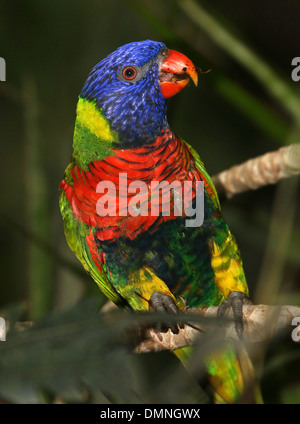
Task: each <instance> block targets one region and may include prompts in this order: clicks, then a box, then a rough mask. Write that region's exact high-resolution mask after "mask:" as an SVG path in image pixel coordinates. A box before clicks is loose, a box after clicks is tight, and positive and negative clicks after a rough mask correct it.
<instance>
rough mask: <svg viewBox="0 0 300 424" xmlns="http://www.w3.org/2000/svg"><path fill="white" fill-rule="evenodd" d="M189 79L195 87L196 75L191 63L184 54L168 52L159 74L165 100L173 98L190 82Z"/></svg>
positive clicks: (196, 82)
mask: <svg viewBox="0 0 300 424" xmlns="http://www.w3.org/2000/svg"><path fill="white" fill-rule="evenodd" d="M190 79H191V80H192V81H193V83H194V84H195V86H197V84H198V74H197V70H196V67H195V65H194V64H193V62H192V61H191V60H190V59H189V58H188V57H186V56H185V55H184V54H182V53H179V52H177V51H175V50H169V54H168V56H167V57H166V59H165V60H164V61H163V62H162V64H161V67H160V72H159V82H160V89H161V92H162V95H163V96H164V97H165V98H166V99H168V98H169V97H172V96H175V94H177V93H179V91H181V90H182V89H183V88H184V87H185V86H186V85H187V84H188V83H189V82H190Z"/></svg>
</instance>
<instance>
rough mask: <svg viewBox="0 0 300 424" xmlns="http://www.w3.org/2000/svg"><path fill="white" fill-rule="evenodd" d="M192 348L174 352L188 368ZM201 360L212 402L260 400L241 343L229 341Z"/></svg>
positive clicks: (254, 375) (249, 401)
mask: <svg viewBox="0 0 300 424" xmlns="http://www.w3.org/2000/svg"><path fill="white" fill-rule="evenodd" d="M193 351H194V349H193V348H191V347H188V348H181V349H178V350H176V351H174V353H175V354H176V356H177V357H178V358H179V359H180V361H181V362H182V363H183V365H184V366H185V367H186V368H187V370H189V361H190V359H191V356H192V354H193ZM194 360H195V359H194ZM204 362H205V367H206V369H207V373H208V381H209V385H210V387H211V389H212V391H213V398H214V402H215V403H218V404H224V403H225V404H228V403H250V404H253V403H263V400H262V396H261V393H260V389H259V386H258V383H257V379H256V374H255V370H254V367H253V364H252V361H251V360H250V358H249V355H248V353H247V351H246V349H245V347H244V346H238V347H234V346H233V344H231V343H228V344H227V345H226V346H224V347H222V348H221V349H220V350H219V351H218V352H214V353H212V354H210V355H209V357H207V358H206V359H205V361H204Z"/></svg>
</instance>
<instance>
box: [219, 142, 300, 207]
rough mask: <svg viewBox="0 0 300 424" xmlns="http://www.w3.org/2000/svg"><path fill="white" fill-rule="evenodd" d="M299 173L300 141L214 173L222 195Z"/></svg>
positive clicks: (221, 196)
mask: <svg viewBox="0 0 300 424" xmlns="http://www.w3.org/2000/svg"><path fill="white" fill-rule="evenodd" d="M298 174H300V143H298V144H291V145H290V146H287V147H282V148H280V149H279V150H276V151H275V152H269V153H266V154H264V155H262V156H258V157H256V158H254V159H250V160H247V161H246V162H244V163H242V164H240V165H235V166H233V167H231V168H229V169H227V170H226V171H223V172H220V173H219V174H217V175H214V176H213V178H212V179H213V182H214V184H215V186H216V189H217V192H218V194H219V196H220V198H221V199H222V198H223V199H224V198H225V199H229V198H231V197H232V196H234V195H235V194H238V193H242V192H244V191H248V190H255V189H257V188H259V187H263V186H265V185H268V184H274V183H277V182H278V181H279V180H281V179H282V178H287V177H291V176H293V175H298Z"/></svg>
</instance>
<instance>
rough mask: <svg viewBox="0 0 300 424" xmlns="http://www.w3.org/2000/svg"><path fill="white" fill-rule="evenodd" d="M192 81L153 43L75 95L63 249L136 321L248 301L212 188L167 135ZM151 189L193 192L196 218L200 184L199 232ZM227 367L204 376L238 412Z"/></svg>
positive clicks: (192, 75) (108, 66) (236, 387)
mask: <svg viewBox="0 0 300 424" xmlns="http://www.w3.org/2000/svg"><path fill="white" fill-rule="evenodd" d="M190 80H192V81H193V82H194V83H195V85H197V81H198V75H197V70H196V68H195V66H194V64H193V63H192V62H191V60H190V59H188V58H187V57H186V56H184V55H183V54H181V53H179V52H176V51H174V50H169V49H168V48H167V47H166V46H165V44H163V43H161V42H156V41H150V40H146V41H141V42H133V43H129V44H126V45H124V46H122V47H120V48H118V49H117V50H116V51H115V52H113V53H111V54H110V55H108V56H107V57H106V58H105V59H103V60H102V61H101V62H99V63H98V64H97V65H96V66H95V67H94V68H93V69H92V71H91V73H90V75H89V77H88V79H87V81H86V83H85V84H84V87H83V89H82V91H81V94H80V96H79V101H78V105H77V118H76V123H75V132H74V141H73V149H74V151H73V156H72V161H71V163H70V165H69V166H68V167H67V169H66V171H65V175H64V179H63V181H62V182H61V184H60V209H61V213H62V217H63V221H64V230H65V235H66V239H67V241H68V244H69V246H70V248H71V249H72V250H73V251H74V252H75V254H76V255H77V257H78V258H79V260H80V261H81V262H82V264H83V266H84V268H85V269H86V270H87V272H88V273H89V274H90V275H91V276H92V278H93V279H94V280H95V282H96V283H97V285H98V286H99V288H100V289H101V290H102V291H103V293H104V294H105V295H106V296H107V297H108V298H109V299H111V300H112V301H113V302H115V303H116V304H117V305H119V306H122V307H125V308H130V309H132V310H134V311H145V310H149V308H150V309H151V310H153V309H154V310H159V311H161V310H165V311H169V312H176V311H177V310H184V309H185V308H186V307H187V306H188V307H201V306H211V305H220V304H222V305H223V306H221V308H222V309H223V310H224V309H226V307H227V306H230V305H231V304H234V305H237V304H239V305H241V303H242V302H243V301H244V300H247V299H248V298H247V296H248V288H247V284H246V280H245V275H244V271H243V266H242V261H241V257H240V252H239V249H238V247H237V244H236V241H235V239H234V237H233V236H232V234H231V232H230V230H229V228H228V226H227V224H226V222H225V221H224V219H223V217H222V215H221V212H220V204H219V200H218V196H217V192H216V190H215V187H214V185H213V183H212V180H211V178H210V176H209V175H208V173H207V171H206V170H205V168H204V165H203V163H202V161H201V159H200V157H199V155H198V154H197V152H196V151H195V150H194V149H193V148H192V147H191V146H189V145H188V144H187V143H186V142H185V141H184V140H182V139H181V138H179V137H178V136H176V135H175V134H174V133H173V131H172V130H171V128H170V126H169V124H168V120H167V116H166V99H167V98H169V97H172V96H173V95H175V94H177V93H178V92H179V91H181V90H182V89H183V88H184V87H185V86H186V85H187V84H188V83H189V81H190ZM153 181H154V182H158V183H160V182H164V184H165V183H169V184H171V183H173V182H175V181H176V182H177V184H178V186H177V188H178V187H179V188H180V187H183V186H184V184H185V183H186V182H190V183H192V185H191V186H190V190H189V191H187V193H185V194H186V196H185V197H186V198H185V199H184V202H183V203H186V204H189V205H190V207H192V206H193V205H194V206H195V203H196V201H197V188H195V187H196V186H197V184H196V183H197V182H202V186H201V187H202V188H203V187H204V190H202V195H203V196H204V210H203V213H204V219H203V220H202V221H203V222H202V225H194V224H193V225H191V224H188V223H187V222H188V219H192V220H193V221H192V222H193V223H194V222H195V220H194V218H193V217H192V215H191V214H190V215H188V214H187V213H186V212H185V211H186V209H184V208H182V210H181V212H182V213H181V214H179V212H177V213H175V197H176V196H175V192H176V188H175V190H173V191H172V195H171V198H170V199H171V200H170V202H169V203H170V205H169V206H170V213H164V211H165V209H164V208H165V206H166V205H165V203H164V200H162V199H163V196H162V195H161V196H155V195H154V194H153V193H151V192H150V190H149V191H147V189H148V188H150V187H151V183H152V182H153ZM137 193H139V201H138V202H137V201H136V197H135V196H136V195H137ZM171 207H172V208H171ZM183 209H184V210H183ZM192 210H194V211H195V210H196V208H194V209H192ZM236 310H237V311H238V310H239V307H237V308H235V309H234V311H236ZM238 320H239V324H238V325H237V329H238V331H239V332H240V331H241V326H242V324H241V316H237V322H238ZM171 330H172V331H173V332H176V331H178V329H177V326H174V325H173V326H171ZM179 356H180V355H179ZM229 357H230V355H225V354H224V355H221V356H220V355H219V356H216V357H215V358H212V359H211V360H210V361H209V365H208V372H209V373H210V378H211V383H212V385H213V386H214V390H215V393H216V399H217V401H219V402H235V401H236V400H237V399H238V398H239V396H240V395H241V392H242V388H243V381H242V378H241V369H240V365H239V364H238V360H237V359H236V358H234V356H232V355H231V357H230V358H229Z"/></svg>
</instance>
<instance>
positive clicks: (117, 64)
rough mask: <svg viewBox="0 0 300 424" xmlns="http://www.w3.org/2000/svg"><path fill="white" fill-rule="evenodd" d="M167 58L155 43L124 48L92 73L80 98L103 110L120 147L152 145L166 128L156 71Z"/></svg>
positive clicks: (160, 44) (165, 50) (164, 50)
mask: <svg viewBox="0 0 300 424" xmlns="http://www.w3.org/2000/svg"><path fill="white" fill-rule="evenodd" d="M167 55H168V50H167V48H166V46H165V45H164V44H163V43H161V42H156V41H150V40H146V41H140V42H133V43H129V44H126V45H124V46H122V47H119V48H118V49H117V50H116V51H114V52H113V53H111V54H110V55H108V56H107V57H106V58H105V59H103V60H102V61H101V62H99V63H98V64H97V65H96V66H95V67H94V68H93V69H92V71H91V73H90V75H89V77H88V79H87V81H86V83H85V85H84V87H83V89H82V92H81V94H80V96H81V97H82V98H87V99H89V100H90V101H95V102H96V104H97V106H98V107H99V108H100V109H102V112H103V114H104V116H105V117H106V118H107V119H108V121H109V122H110V125H111V127H112V129H113V130H115V131H117V132H118V135H119V139H120V142H121V144H124V145H128V146H138V145H142V144H145V143H151V142H153V141H155V139H156V137H157V136H158V135H159V134H160V132H161V130H162V129H164V128H168V123H167V118H166V100H165V98H164V96H163V95H162V92H161V89H160V83H159V69H160V65H161V63H162V62H163V60H164V59H165V58H166V56H167Z"/></svg>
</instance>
